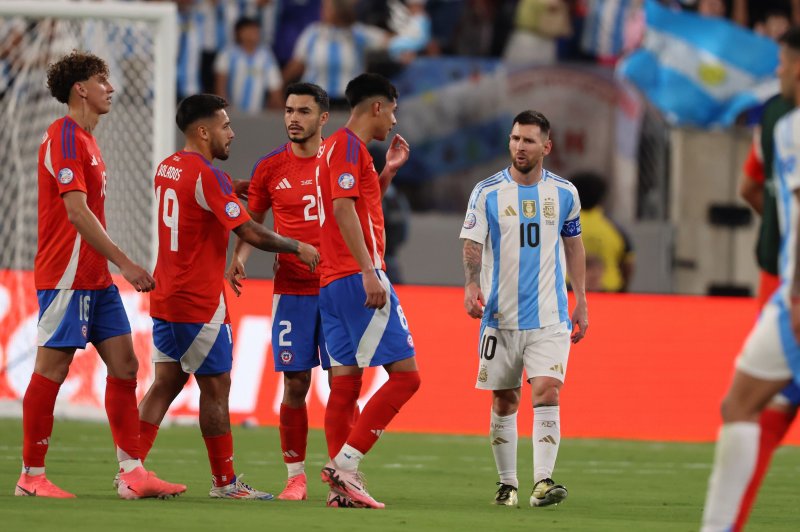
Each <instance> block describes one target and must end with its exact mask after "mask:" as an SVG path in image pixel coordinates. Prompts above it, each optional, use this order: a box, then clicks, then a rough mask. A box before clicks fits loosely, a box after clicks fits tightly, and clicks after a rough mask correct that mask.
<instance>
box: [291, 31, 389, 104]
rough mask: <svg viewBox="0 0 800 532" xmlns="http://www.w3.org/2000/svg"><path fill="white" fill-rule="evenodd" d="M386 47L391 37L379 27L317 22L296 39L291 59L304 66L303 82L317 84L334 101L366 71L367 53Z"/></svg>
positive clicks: (341, 96)
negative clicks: (334, 24)
mask: <svg viewBox="0 0 800 532" xmlns="http://www.w3.org/2000/svg"><path fill="white" fill-rule="evenodd" d="M387 44H388V34H387V33H386V32H385V31H384V30H382V29H381V28H378V27H376V26H368V25H366V24H361V23H355V24H353V25H352V26H350V27H349V28H337V27H335V26H330V25H328V24H324V23H321V22H315V23H313V24H310V25H309V26H308V27H307V28H306V29H305V30H303V33H301V34H300V37H298V38H297V43H296V44H295V46H294V53H293V54H292V58H293V59H295V60H297V61H300V62H301V63H303V64H304V65H305V69H304V70H303V81H307V82H309V83H316V84H317V85H319V86H320V87H322V88H323V89H325V90H326V91H327V92H328V95H329V96H330V97H331V98H343V97H344V89H345V87H346V86H347V82H348V81H350V80H351V79H353V78H354V77H356V76H358V75H359V74H363V73H364V72H366V53H367V51H368V50H372V49H377V48H385V47H386V45H387Z"/></svg>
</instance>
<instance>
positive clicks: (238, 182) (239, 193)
mask: <svg viewBox="0 0 800 532" xmlns="http://www.w3.org/2000/svg"><path fill="white" fill-rule="evenodd" d="M249 189H250V181H246V180H244V179H234V180H233V191H234V192H235V193H236V197H238V198H239V199H241V200H245V201H247V191H248V190H249Z"/></svg>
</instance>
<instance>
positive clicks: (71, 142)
mask: <svg viewBox="0 0 800 532" xmlns="http://www.w3.org/2000/svg"><path fill="white" fill-rule="evenodd" d="M75 126H76V124H75V122H73V121H71V120H70V122H69V123H68V124H67V157H66V158H67V159H75Z"/></svg>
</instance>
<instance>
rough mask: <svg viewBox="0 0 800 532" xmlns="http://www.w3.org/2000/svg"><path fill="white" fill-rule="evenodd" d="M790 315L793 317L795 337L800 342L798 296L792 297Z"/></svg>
mask: <svg viewBox="0 0 800 532" xmlns="http://www.w3.org/2000/svg"><path fill="white" fill-rule="evenodd" d="M790 316H791V319H792V332H793V333H794V337H795V339H796V340H797V341H798V343H800V299H798V298H797V297H792V306H791V310H790Z"/></svg>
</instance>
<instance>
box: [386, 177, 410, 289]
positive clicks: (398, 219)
mask: <svg viewBox="0 0 800 532" xmlns="http://www.w3.org/2000/svg"><path fill="white" fill-rule="evenodd" d="M382 206H383V218H384V227H385V230H386V252H385V253H384V257H383V258H384V261H385V262H386V276H387V277H388V278H389V280H390V281H391V282H392V284H403V282H404V280H403V272H402V270H401V269H400V261H399V259H398V257H397V253H398V252H399V251H400V248H401V247H402V246H403V243H404V242H405V241H406V239H407V238H408V219H409V217H410V216H411V207H410V206H409V204H408V200H407V199H406V197H405V195H404V194H403V193H402V192H400V191H399V190H397V189H396V188H395V187H394V185H391V184H390V185H389V188H387V189H386V193H385V194H384V195H383V202H382Z"/></svg>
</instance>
